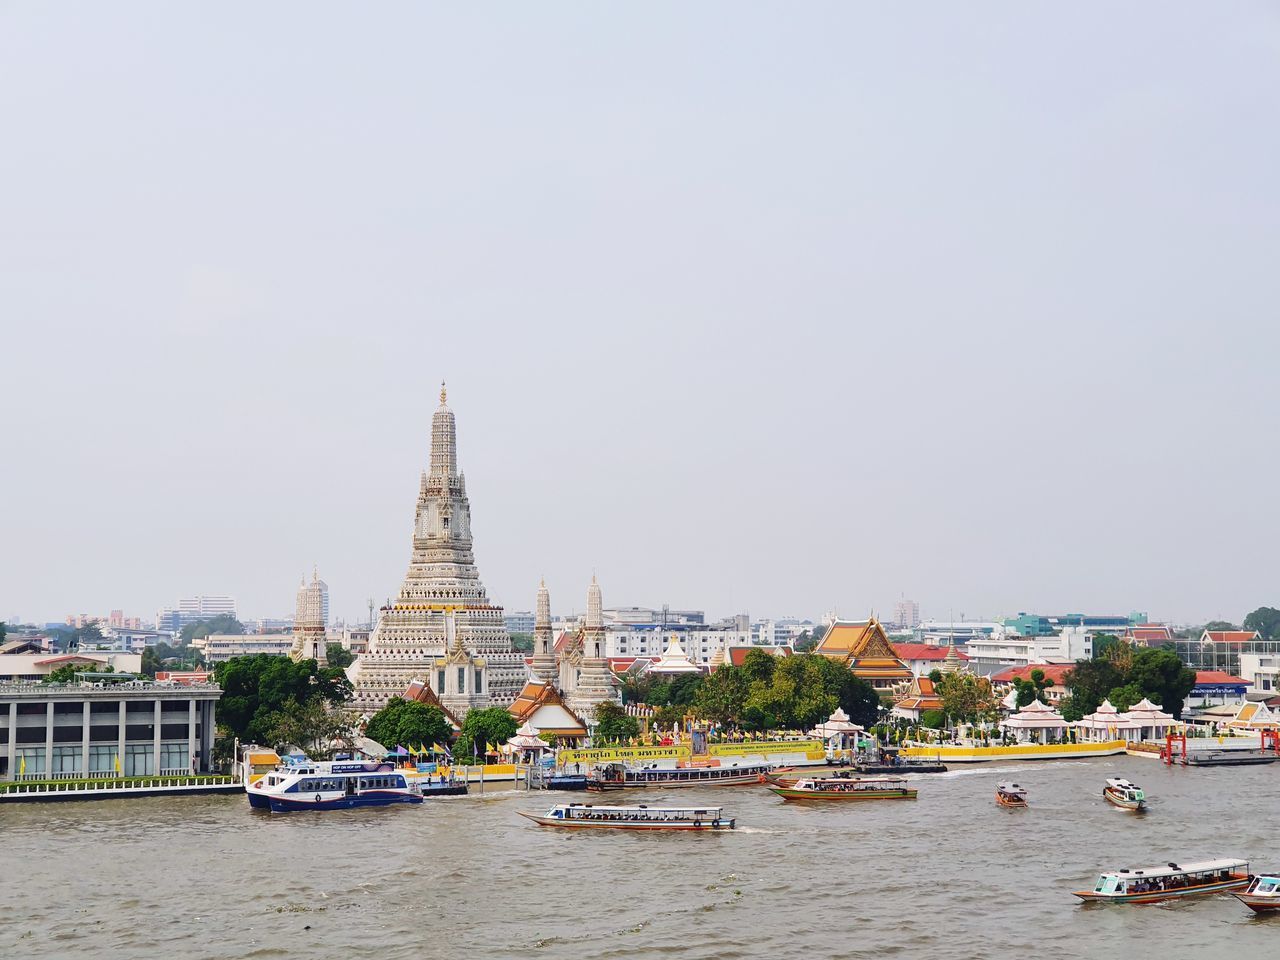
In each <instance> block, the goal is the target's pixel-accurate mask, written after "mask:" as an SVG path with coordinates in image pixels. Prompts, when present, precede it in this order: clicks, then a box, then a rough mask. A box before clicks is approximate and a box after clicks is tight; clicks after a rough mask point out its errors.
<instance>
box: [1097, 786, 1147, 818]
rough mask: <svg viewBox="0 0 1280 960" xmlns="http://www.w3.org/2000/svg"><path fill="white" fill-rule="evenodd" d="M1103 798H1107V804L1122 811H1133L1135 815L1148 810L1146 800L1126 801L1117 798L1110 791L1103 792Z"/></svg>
mask: <svg viewBox="0 0 1280 960" xmlns="http://www.w3.org/2000/svg"><path fill="white" fill-rule="evenodd" d="M1102 796H1103V797H1104V798H1106V801H1107V803H1109V804H1111V805H1112V806H1116V807H1119V808H1120V809H1121V810H1132V811H1133V812H1134V813H1138V812H1139V811H1142V810H1146V809H1147V801H1145V800H1126V799H1124V798H1123V797H1119V796H1116V795H1115V794H1114V793H1112V792H1111V790H1109V789H1104V790H1103V791H1102Z"/></svg>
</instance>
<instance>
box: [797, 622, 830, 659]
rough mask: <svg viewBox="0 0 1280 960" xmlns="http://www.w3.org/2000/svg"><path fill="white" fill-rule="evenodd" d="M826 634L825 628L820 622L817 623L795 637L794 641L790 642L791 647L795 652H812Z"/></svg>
mask: <svg viewBox="0 0 1280 960" xmlns="http://www.w3.org/2000/svg"><path fill="white" fill-rule="evenodd" d="M826 635H827V628H826V627H825V626H823V625H822V624H818V625H817V626H816V627H813V628H811V629H809V630H806V631H805V632H804V633H802V634H800V636H798V637H797V638H796V642H795V643H793V644H792V649H793V650H795V652H796V653H812V652H813V651H814V650H816V649H817V648H818V644H820V643H821V642H822V638H823V637H825V636H826Z"/></svg>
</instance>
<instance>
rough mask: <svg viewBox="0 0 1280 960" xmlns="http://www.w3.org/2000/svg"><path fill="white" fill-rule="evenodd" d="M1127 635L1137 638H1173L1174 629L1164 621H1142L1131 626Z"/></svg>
mask: <svg viewBox="0 0 1280 960" xmlns="http://www.w3.org/2000/svg"><path fill="white" fill-rule="evenodd" d="M1126 636H1129V637H1132V638H1133V639H1135V640H1172V639H1173V629H1172V628H1171V627H1168V626H1166V625H1164V624H1163V623H1140V624H1138V625H1137V626H1135V627H1130V628H1129V629H1128V631H1126Z"/></svg>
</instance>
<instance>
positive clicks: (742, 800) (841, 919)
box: [0, 757, 1280, 960]
mask: <svg viewBox="0 0 1280 960" xmlns="http://www.w3.org/2000/svg"><path fill="white" fill-rule="evenodd" d="M1108 776H1127V777H1130V778H1131V779H1133V780H1136V781H1137V782H1138V783H1140V784H1142V785H1143V786H1144V787H1145V788H1146V789H1147V792H1148V795H1149V796H1150V797H1151V798H1152V801H1151V810H1150V812H1149V813H1148V814H1146V815H1145V816H1141V815H1139V816H1135V815H1134V814H1131V813H1126V812H1123V811H1120V810H1117V809H1115V808H1112V807H1110V806H1109V805H1107V804H1106V803H1105V802H1104V801H1103V800H1102V797H1101V789H1102V782H1103V780H1104V779H1105V778H1106V777H1108ZM1010 778H1012V779H1016V780H1018V782H1020V783H1022V784H1023V785H1024V786H1026V787H1028V788H1029V790H1030V799H1031V804H1032V806H1031V807H1030V808H1029V809H1027V810H1006V809H1002V808H999V807H997V806H996V805H995V804H994V802H993V799H992V794H993V790H994V785H995V782H996V781H997V780H999V779H1010ZM916 779H918V781H919V787H920V799H919V800H918V801H916V802H914V803H912V802H909V801H885V802H868V803H858V804H830V805H825V806H800V805H793V804H783V803H782V802H781V801H779V800H777V799H776V798H775V797H774V796H773V795H772V794H771V793H769V792H768V791H766V790H765V789H764V788H763V787H734V788H720V789H714V788H706V789H696V790H676V791H668V792H659V791H642V792H636V793H632V794H613V795H610V797H609V800H610V802H614V801H615V798H618V797H627V796H630V797H632V798H634V799H635V800H637V801H638V802H650V803H653V802H660V801H663V800H665V801H668V802H676V803H695V802H696V803H718V804H721V805H723V806H725V808H726V811H727V812H728V813H729V814H730V815H732V816H736V817H737V818H738V822H739V825H740V828H739V829H738V830H737V831H736V832H734V833H731V834H701V835H698V834H694V835H690V834H665V835H664V834H635V833H623V832H617V833H614V832H608V831H601V832H591V833H577V832H560V831H553V830H547V829H542V828H538V827H536V826H534V825H533V824H530V823H528V822H526V821H524V820H523V819H521V818H519V817H517V816H516V813H515V811H516V810H520V809H524V810H532V809H537V808H545V807H547V806H549V805H550V804H551V803H552V802H556V801H559V800H565V799H571V798H572V799H581V798H582V796H583V795H581V794H579V795H576V796H575V795H571V794H545V793H544V794H525V793H517V792H515V791H504V792H490V793H488V794H486V795H485V796H484V797H483V798H480V797H478V796H474V795H473V796H471V797H465V798H452V799H442V800H435V801H428V802H427V803H425V804H422V805H421V806H417V807H398V808H386V809H377V810H364V811H351V812H338V813H328V814H292V815H287V816H280V815H271V814H265V813H259V812H257V811H254V812H251V811H250V810H249V808H248V804H247V803H246V801H245V799H244V797H243V796H236V797H188V798H175V799H171V800H159V799H134V800H120V801H101V802H91V803H62V804H39V805H25V804H24V805H15V804H8V805H3V806H0V955H2V956H4V957H14V958H19V957H21V958H45V957H57V958H62V957H70V956H77V955H85V956H92V957H95V958H117V957H118V958H130V960H132V958H139V957H165V958H174V960H187V958H224V957H225V958H231V957H235V958H254V957H294V956H298V957H302V956H308V957H317V958H329V957H361V958H365V957H368V958H378V960H382V958H409V957H414V958H421V957H426V958H435V957H458V958H463V957H465V958H468V960H471V958H479V960H488V958H506V957H517V956H519V957H535V958H536V957H546V958H558V957H575V958H586V957H591V958H595V957H603V958H610V957H627V958H634V960H645V958H658V957H662V958H671V957H684V958H712V957H714V958H737V957H750V958H756V957H768V958H780V960H781V958H791V957H804V958H815V957H820V958H827V957H833V956H840V957H876V958H892V957H910V958H915V957H928V958H936V960H949V958H965V960H968V958H974V957H989V956H997V955H1006V956H1011V957H1018V958H1023V957H1040V958H1046V957H1047V958H1076V957H1080V958H1104V957H1112V956H1121V955H1126V954H1127V955H1130V956H1133V957H1143V958H1145V957H1156V958H1163V957H1191V958H1206V957H1208V958H1214V957H1228V956H1248V955H1253V956H1272V955H1275V951H1276V950H1277V949H1280V918H1274V919H1269V918H1258V917H1255V916H1253V915H1252V914H1251V913H1250V912H1249V911H1247V910H1246V909H1245V908H1244V907H1243V906H1242V905H1241V904H1240V903H1239V902H1238V901H1236V900H1234V899H1233V898H1230V897H1218V898H1213V899H1208V900H1201V901H1195V902H1186V903H1180V904H1175V905H1162V906H1147V907H1106V906H1103V907H1084V906H1081V905H1078V904H1077V901H1075V899H1074V898H1073V897H1071V895H1070V891H1071V890H1073V889H1078V888H1080V887H1081V885H1083V884H1088V883H1090V882H1091V881H1092V878H1093V875H1094V874H1095V873H1096V872H1097V870H1098V869H1099V868H1100V867H1104V866H1105V867H1111V866H1129V865H1141V864H1144V863H1161V862H1164V861H1166V860H1192V859H1202V858H1210V857H1217V856H1242V857H1248V858H1250V859H1251V860H1252V861H1253V866H1254V869H1255V870H1256V869H1258V868H1271V867H1280V849H1278V846H1280V843H1278V841H1277V830H1276V822H1277V821H1276V817H1277V814H1278V813H1280V805H1278V804H1277V802H1276V797H1277V787H1278V786H1280V769H1277V768H1276V767H1255V768H1239V769H1236V770H1224V769H1217V770H1184V769H1177V768H1175V769H1167V768H1165V767H1164V766H1163V765H1160V764H1157V763H1156V762H1153V761H1150V760H1143V759H1137V758H1128V757H1117V758H1113V759H1109V760H1084V761H1072V762H1062V763H1052V762H1046V763H1035V764H1031V763H1023V764H1003V765H985V766H978V767H973V768H970V769H960V770H957V771H955V772H953V773H949V774H944V775H935V776H920V777H918V778H916Z"/></svg>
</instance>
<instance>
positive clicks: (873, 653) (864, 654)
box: [814, 617, 912, 680]
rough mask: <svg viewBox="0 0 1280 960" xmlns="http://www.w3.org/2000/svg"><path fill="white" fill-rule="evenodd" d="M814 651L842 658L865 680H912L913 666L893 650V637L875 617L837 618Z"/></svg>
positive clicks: (825, 655) (856, 674)
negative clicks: (904, 661) (852, 619)
mask: <svg viewBox="0 0 1280 960" xmlns="http://www.w3.org/2000/svg"><path fill="white" fill-rule="evenodd" d="M814 653H820V654H822V655H823V656H824V657H832V658H834V659H842V660H844V661H845V662H846V663H847V664H848V665H849V668H850V669H851V670H852V671H853V673H854V675H855V676H858V677H861V678H863V679H864V680H910V679H911V676H912V674H911V669H910V668H909V667H908V666H907V665H906V664H905V663H903V662H902V660H900V659H899V658H898V655H897V654H895V653H894V652H893V645H892V644H890V643H889V636H888V634H886V633H885V630H884V627H883V626H881V625H880V621H879V620H877V619H876V618H875V617H871V618H870V619H869V620H858V621H851V620H837V621H836V622H835V623H833V624H832V625H831V629H830V630H828V631H827V633H826V635H825V636H824V637H823V638H822V642H821V643H820V644H818V648H817V649H816V650H815V651H814Z"/></svg>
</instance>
